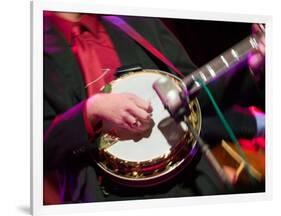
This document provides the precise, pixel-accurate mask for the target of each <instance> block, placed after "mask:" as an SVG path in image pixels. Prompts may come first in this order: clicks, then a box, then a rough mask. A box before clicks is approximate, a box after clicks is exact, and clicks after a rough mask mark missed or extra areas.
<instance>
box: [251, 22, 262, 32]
mask: <svg viewBox="0 0 281 216" xmlns="http://www.w3.org/2000/svg"><path fill="white" fill-rule="evenodd" d="M261 31H264V26H263V25H262V24H257V23H254V24H253V25H252V32H253V33H254V34H256V33H258V32H261Z"/></svg>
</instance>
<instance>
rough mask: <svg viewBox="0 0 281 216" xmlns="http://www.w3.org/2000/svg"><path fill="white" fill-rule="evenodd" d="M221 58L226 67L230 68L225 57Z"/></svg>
mask: <svg viewBox="0 0 281 216" xmlns="http://www.w3.org/2000/svg"><path fill="white" fill-rule="evenodd" d="M220 58H221V60H222V62H223V63H224V64H225V66H226V67H228V68H229V64H228V62H227V61H226V59H225V58H224V56H223V55H221V56H220Z"/></svg>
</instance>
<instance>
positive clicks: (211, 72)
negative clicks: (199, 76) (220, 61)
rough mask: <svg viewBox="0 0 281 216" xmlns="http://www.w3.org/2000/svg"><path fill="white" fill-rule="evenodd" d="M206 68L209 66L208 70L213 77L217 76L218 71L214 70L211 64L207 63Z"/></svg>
mask: <svg viewBox="0 0 281 216" xmlns="http://www.w3.org/2000/svg"><path fill="white" fill-rule="evenodd" d="M206 68H207V70H208V71H209V73H210V75H211V76H212V77H215V76H216V72H215V71H214V69H213V68H212V67H211V66H210V65H209V64H207V65H206Z"/></svg>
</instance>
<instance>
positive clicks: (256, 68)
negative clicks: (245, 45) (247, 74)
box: [248, 24, 265, 77]
mask: <svg viewBox="0 0 281 216" xmlns="http://www.w3.org/2000/svg"><path fill="white" fill-rule="evenodd" d="M252 31H253V33H254V34H256V33H258V32H261V31H262V30H261V28H260V26H259V25H258V24H253V26H252ZM264 62H265V37H264V35H262V36H261V38H260V40H259V44H258V49H257V50H256V51H255V52H254V53H253V55H252V56H251V57H250V58H249V60H248V64H249V68H250V70H251V71H252V73H253V75H254V76H256V77H260V74H259V73H263V72H264V70H263V69H264Z"/></svg>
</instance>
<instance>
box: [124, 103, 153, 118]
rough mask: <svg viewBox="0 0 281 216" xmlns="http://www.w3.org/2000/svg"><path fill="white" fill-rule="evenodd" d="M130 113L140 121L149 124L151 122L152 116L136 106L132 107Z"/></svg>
mask: <svg viewBox="0 0 281 216" xmlns="http://www.w3.org/2000/svg"><path fill="white" fill-rule="evenodd" d="M129 112H130V113H131V114H132V115H134V116H135V117H136V118H137V119H138V120H140V121H144V122H149V121H150V120H151V116H150V114H149V113H148V112H146V111H145V110H144V109H142V108H140V107H138V106H137V105H135V104H132V105H131V106H130V108H129Z"/></svg>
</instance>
